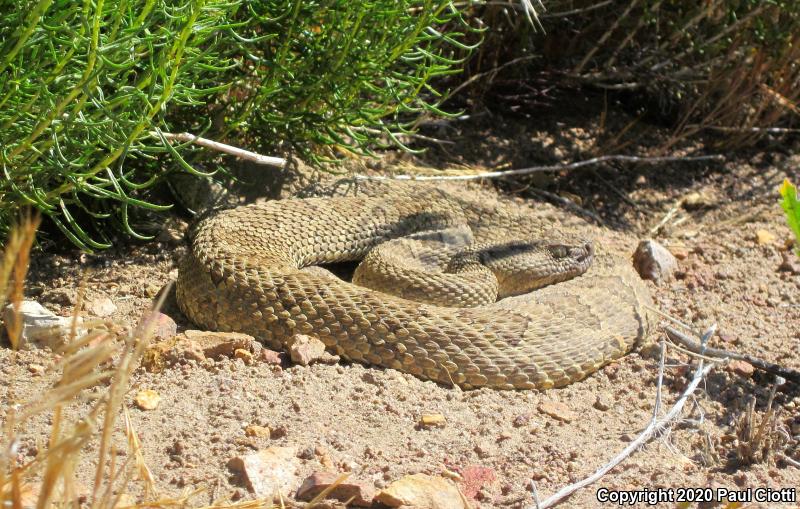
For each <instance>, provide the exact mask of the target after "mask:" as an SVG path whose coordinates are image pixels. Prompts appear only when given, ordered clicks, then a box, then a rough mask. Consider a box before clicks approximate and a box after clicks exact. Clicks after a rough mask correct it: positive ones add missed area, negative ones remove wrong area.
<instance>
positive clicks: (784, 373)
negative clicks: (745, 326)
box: [664, 327, 800, 383]
mask: <svg viewBox="0 0 800 509" xmlns="http://www.w3.org/2000/svg"><path fill="white" fill-rule="evenodd" d="M664 330H665V331H666V333H667V337H669V339H670V340H672V341H675V342H677V343H680V344H681V345H683V346H684V347H686V349H687V350H689V351H690V352H692V353H696V354H701V355H705V356H710V357H716V358H718V359H720V360H726V359H734V360H740V361H745V362H747V363H749V364H751V365H752V366H753V367H754V368H757V369H760V370H762V371H766V372H767V373H772V374H773V375H777V376H780V377H783V378H785V379H786V380H791V381H793V382H796V383H800V371H797V370H795V369H792V368H787V367H784V366H781V365H779V364H774V363H772V362H768V361H765V360H764V359H760V358H758V357H754V356H752V355H748V354H746V353H737V352H731V351H729V350H723V349H721V348H710V347H705V346H702V345H700V344H698V343H697V342H695V341H692V339H691V338H689V337H688V336H687V335H686V334H684V333H682V332H680V331H679V330H677V329H675V328H673V327H665V328H664Z"/></svg>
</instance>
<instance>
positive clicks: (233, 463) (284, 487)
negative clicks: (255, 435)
mask: <svg viewBox="0 0 800 509" xmlns="http://www.w3.org/2000/svg"><path fill="white" fill-rule="evenodd" d="M298 467H299V462H298V460H297V449H296V448H294V447H268V448H267V449H262V450H260V451H258V452H255V453H252V454H246V455H244V456H237V457H235V458H232V459H231V460H230V461H228V468H230V469H231V470H234V471H236V472H239V473H241V474H242V476H243V477H244V479H245V481H246V482H247V487H248V489H250V491H251V492H253V494H255V496H256V497H259V498H261V497H272V496H274V495H277V494H278V493H280V494H281V495H282V496H283V497H288V496H289V495H290V494H291V493H292V492H294V490H296V489H297V486H298V485H299V484H300V482H299V478H298V476H297V470H298Z"/></svg>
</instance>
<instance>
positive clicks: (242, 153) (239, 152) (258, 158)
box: [150, 132, 286, 168]
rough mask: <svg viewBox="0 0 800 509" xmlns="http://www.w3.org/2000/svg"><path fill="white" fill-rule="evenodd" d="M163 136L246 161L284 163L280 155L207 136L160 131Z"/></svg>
mask: <svg viewBox="0 0 800 509" xmlns="http://www.w3.org/2000/svg"><path fill="white" fill-rule="evenodd" d="M161 134H162V135H163V136H164V138H166V139H168V140H175V141H182V142H188V143H194V144H195V145H200V146H201V147H205V148H208V149H211V150H216V151H217V152H224V153H225V154H230V155H232V156H236V157H239V158H241V159H247V160H248V161H253V162H255V163H258V164H264V165H267V166H277V167H278V168H283V167H284V166H285V165H286V159H283V158H281V157H272V156H264V155H261V154H256V153H255V152H250V151H249V150H245V149H242V148H238V147H234V146H231V145H226V144H224V143H220V142H218V141H214V140H209V139H207V138H201V137H200V136H195V135H194V134H191V133H177V134H176V133H164V132H162V133H161ZM150 135H151V136H156V137H157V136H158V133H156V132H152V133H150Z"/></svg>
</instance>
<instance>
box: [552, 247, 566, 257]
mask: <svg viewBox="0 0 800 509" xmlns="http://www.w3.org/2000/svg"><path fill="white" fill-rule="evenodd" d="M550 252H551V253H553V256H554V257H556V258H564V257H566V256H567V248H566V247H565V246H562V245H557V246H551V247H550Z"/></svg>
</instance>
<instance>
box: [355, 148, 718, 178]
mask: <svg viewBox="0 0 800 509" xmlns="http://www.w3.org/2000/svg"><path fill="white" fill-rule="evenodd" d="M724 160H725V157H724V156H723V155H721V154H711V155H705V156H685V157H683V156H660V157H644V156H642V157H640V156H626V155H607V156H599V157H593V158H591V159H585V160H583V161H576V162H573V163H568V164H551V165H545V166H531V167H529V168H519V169H516V170H499V171H486V172H482V173H469V174H464V175H390V176H386V175H356V176H355V179H356V180H416V181H428V180H479V179H486V178H503V177H512V176H515V175H529V174H531V173H544V172H552V171H565V170H575V169H578V168H582V167H584V166H592V165H595V164H600V163H604V162H607V161H624V162H628V163H640V164H656V163H670V162H697V161H724Z"/></svg>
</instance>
